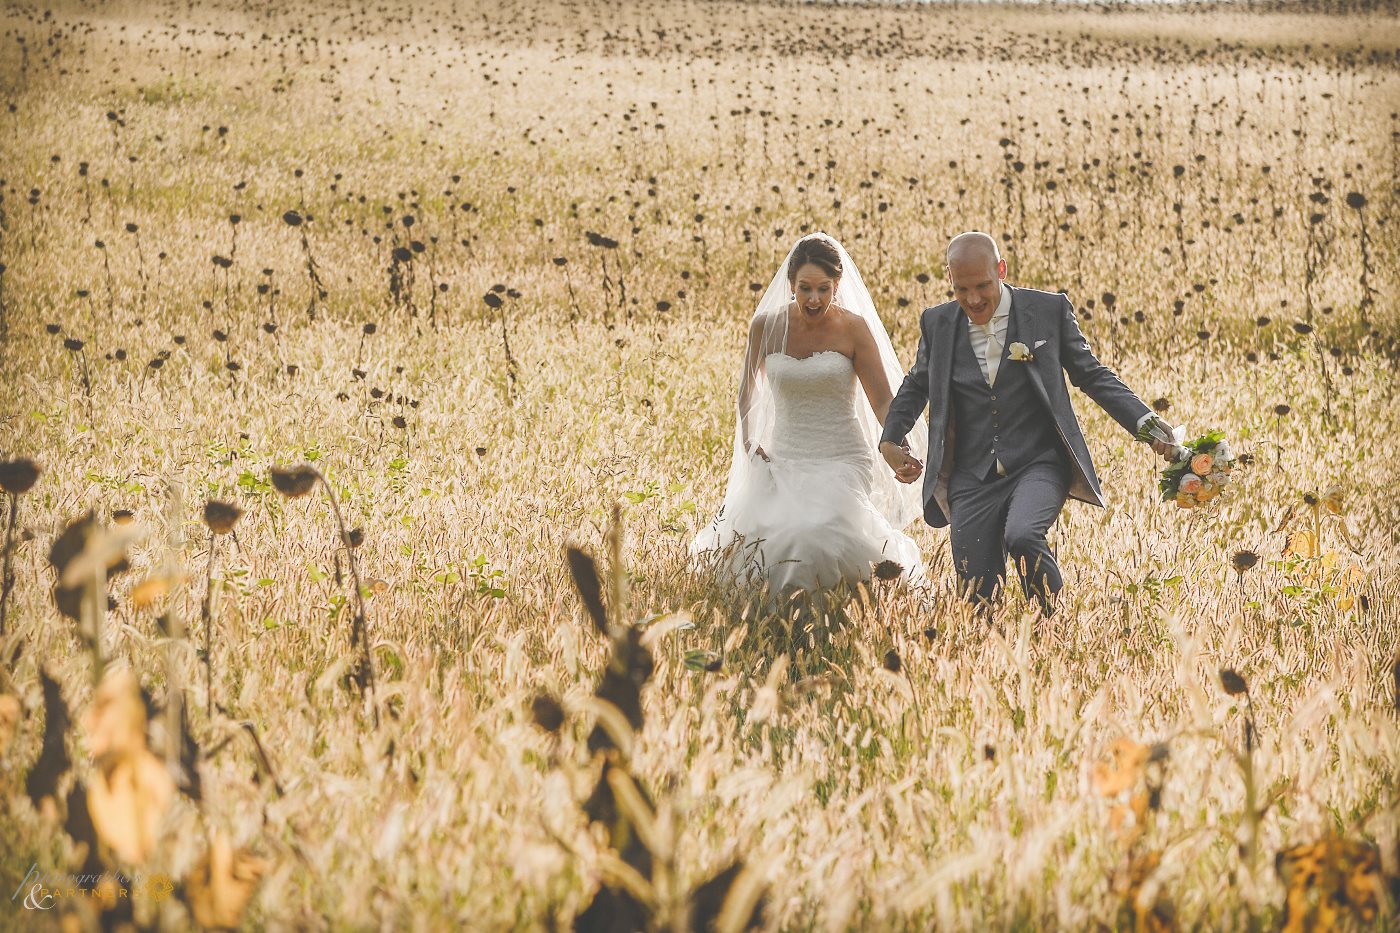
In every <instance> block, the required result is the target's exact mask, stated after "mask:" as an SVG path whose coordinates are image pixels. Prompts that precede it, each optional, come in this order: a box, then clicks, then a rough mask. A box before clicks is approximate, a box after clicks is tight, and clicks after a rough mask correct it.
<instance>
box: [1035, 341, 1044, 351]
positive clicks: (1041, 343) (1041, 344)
mask: <svg viewBox="0 0 1400 933" xmlns="http://www.w3.org/2000/svg"><path fill="white" fill-rule="evenodd" d="M1045 343H1046V342H1045V341H1044V340H1037V341H1036V342H1035V346H1034V347H1032V348H1031V349H1032V350H1039V349H1040V348H1041V347H1043V346H1045Z"/></svg>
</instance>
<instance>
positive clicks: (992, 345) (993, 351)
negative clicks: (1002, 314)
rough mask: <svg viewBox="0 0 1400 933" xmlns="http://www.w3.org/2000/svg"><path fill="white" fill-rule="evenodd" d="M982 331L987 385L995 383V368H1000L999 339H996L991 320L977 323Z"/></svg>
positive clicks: (1000, 347) (1000, 348) (1000, 349)
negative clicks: (985, 336)
mask: <svg viewBox="0 0 1400 933" xmlns="http://www.w3.org/2000/svg"><path fill="white" fill-rule="evenodd" d="M979 326H980V327H981V328H982V333H984V334H986V335H987V349H986V352H985V356H986V363H987V385H996V383H997V370H998V369H1000V368H1001V351H1002V346H1001V341H999V340H997V338H996V333H995V332H994V328H993V326H992V322H991V321H988V322H987V323H986V324H982V325H979Z"/></svg>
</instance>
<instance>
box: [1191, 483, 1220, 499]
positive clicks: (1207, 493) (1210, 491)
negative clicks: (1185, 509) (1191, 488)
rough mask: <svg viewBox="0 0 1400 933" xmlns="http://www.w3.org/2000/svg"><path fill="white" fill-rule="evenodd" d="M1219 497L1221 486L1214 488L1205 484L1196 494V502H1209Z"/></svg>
mask: <svg viewBox="0 0 1400 933" xmlns="http://www.w3.org/2000/svg"><path fill="white" fill-rule="evenodd" d="M1218 495H1220V487H1219V486H1212V485H1211V484H1210V483H1205V484H1203V485H1202V486H1201V491H1200V492H1198V493H1196V500H1197V501H1198V502H1209V501H1210V500H1212V499H1214V498H1215V497H1216V496H1218Z"/></svg>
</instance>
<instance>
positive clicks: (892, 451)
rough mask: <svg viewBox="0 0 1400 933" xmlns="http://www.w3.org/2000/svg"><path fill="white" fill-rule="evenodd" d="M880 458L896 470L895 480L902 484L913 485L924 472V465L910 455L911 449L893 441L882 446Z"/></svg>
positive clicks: (883, 443)
mask: <svg viewBox="0 0 1400 933" xmlns="http://www.w3.org/2000/svg"><path fill="white" fill-rule="evenodd" d="M880 456H882V457H884V458H885V462H886V463H888V464H889V465H890V469H891V470H894V478H895V479H897V480H899V481H900V482H901V483H912V482H914V480H916V479H918V478H919V476H920V474H922V473H923V472H924V465H923V463H922V462H920V461H919V460H918V458H916V457H913V456H911V455H910V453H909V448H908V447H905V446H902V445H900V444H895V443H893V442H891V441H884V442H882V443H881V444H880Z"/></svg>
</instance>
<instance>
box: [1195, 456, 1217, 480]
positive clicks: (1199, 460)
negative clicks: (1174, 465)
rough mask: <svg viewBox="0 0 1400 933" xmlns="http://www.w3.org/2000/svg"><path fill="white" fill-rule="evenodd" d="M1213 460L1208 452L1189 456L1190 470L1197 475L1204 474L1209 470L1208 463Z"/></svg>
mask: <svg viewBox="0 0 1400 933" xmlns="http://www.w3.org/2000/svg"><path fill="white" fill-rule="evenodd" d="M1213 462H1214V461H1213V459H1212V458H1211V455H1210V454H1196V456H1194V457H1192V458H1191V472H1192V473H1195V474H1196V475H1197V476H1205V475H1206V474H1207V473H1209V472H1210V465H1211V463H1213Z"/></svg>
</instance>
